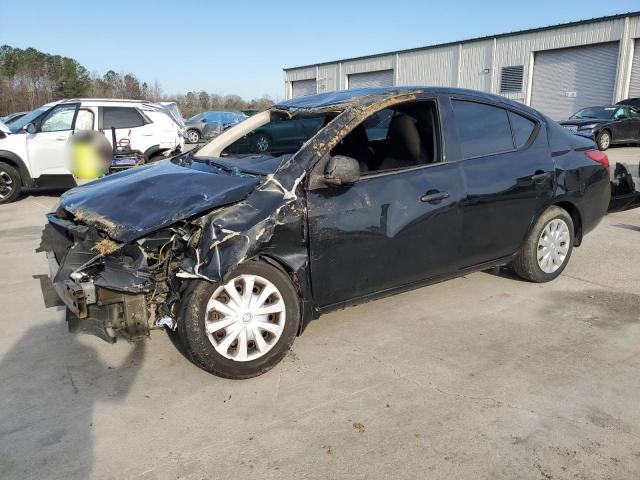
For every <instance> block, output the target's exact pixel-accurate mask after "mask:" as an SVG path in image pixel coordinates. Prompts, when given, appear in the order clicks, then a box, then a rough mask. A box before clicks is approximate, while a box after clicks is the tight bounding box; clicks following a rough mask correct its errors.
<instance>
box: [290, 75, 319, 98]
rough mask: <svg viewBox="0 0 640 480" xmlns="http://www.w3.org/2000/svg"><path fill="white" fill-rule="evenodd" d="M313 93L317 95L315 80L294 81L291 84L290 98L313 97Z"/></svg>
mask: <svg viewBox="0 0 640 480" xmlns="http://www.w3.org/2000/svg"><path fill="white" fill-rule="evenodd" d="M314 93H318V87H317V86H316V79H315V78H311V79H309V80H295V81H293V82H291V96H292V97H302V96H303V95H313V94H314Z"/></svg>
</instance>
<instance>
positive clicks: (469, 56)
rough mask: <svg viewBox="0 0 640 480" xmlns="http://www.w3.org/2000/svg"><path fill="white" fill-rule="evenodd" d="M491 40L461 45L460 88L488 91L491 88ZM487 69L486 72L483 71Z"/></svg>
mask: <svg viewBox="0 0 640 480" xmlns="http://www.w3.org/2000/svg"><path fill="white" fill-rule="evenodd" d="M492 48H493V41H492V40H485V41H483V42H472V43H467V44H463V45H462V51H461V64H462V65H461V66H462V68H461V70H460V84H459V85H458V86H459V87H462V88H472V89H474V90H482V91H483V92H489V91H490V90H491V49H492ZM485 69H488V70H489V71H488V72H485Z"/></svg>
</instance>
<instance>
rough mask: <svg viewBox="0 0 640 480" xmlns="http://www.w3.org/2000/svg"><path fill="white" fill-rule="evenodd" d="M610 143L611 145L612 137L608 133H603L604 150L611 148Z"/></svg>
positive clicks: (601, 140)
mask: <svg viewBox="0 0 640 480" xmlns="http://www.w3.org/2000/svg"><path fill="white" fill-rule="evenodd" d="M609 143H611V137H609V134H608V133H603V134H602V136H601V137H600V145H601V146H602V148H609Z"/></svg>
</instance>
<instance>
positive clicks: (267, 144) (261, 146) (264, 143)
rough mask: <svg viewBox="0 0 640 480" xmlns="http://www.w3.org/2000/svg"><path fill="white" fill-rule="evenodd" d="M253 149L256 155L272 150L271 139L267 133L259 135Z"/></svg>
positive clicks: (255, 139) (255, 138)
mask: <svg viewBox="0 0 640 480" xmlns="http://www.w3.org/2000/svg"><path fill="white" fill-rule="evenodd" d="M253 148H254V150H255V152H256V153H264V152H268V151H269V148H271V138H269V135H267V134H266V133H258V134H257V135H256V136H255V137H254V139H253Z"/></svg>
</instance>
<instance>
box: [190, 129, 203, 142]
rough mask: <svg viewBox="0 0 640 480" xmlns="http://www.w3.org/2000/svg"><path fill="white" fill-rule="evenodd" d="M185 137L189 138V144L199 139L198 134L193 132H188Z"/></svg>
mask: <svg viewBox="0 0 640 480" xmlns="http://www.w3.org/2000/svg"><path fill="white" fill-rule="evenodd" d="M187 137H189V141H190V142H191V143H196V142H197V141H198V140H199V139H200V135H198V132H194V131H191V132H189V133H188V134H187Z"/></svg>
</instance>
